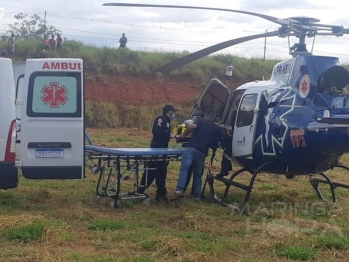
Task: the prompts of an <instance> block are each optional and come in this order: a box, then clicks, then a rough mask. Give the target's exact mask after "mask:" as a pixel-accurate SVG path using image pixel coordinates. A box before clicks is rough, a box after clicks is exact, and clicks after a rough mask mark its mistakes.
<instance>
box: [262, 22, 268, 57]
mask: <svg viewBox="0 0 349 262" xmlns="http://www.w3.org/2000/svg"><path fill="white" fill-rule="evenodd" d="M265 32H268V30H267V29H265ZM266 52H267V37H264V56H263V60H265V53H266Z"/></svg>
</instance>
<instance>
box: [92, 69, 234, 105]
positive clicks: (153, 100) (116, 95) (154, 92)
mask: <svg viewBox="0 0 349 262" xmlns="http://www.w3.org/2000/svg"><path fill="white" fill-rule="evenodd" d="M90 79H91V77H90ZM93 79H94V80H90V81H86V100H87V101H103V102H111V103H114V104H133V105H139V104H148V105H152V104H154V105H155V104H161V103H174V104H177V105H178V104H181V105H188V104H191V102H192V101H193V100H194V99H195V98H196V97H198V96H199V95H200V94H201V92H202V90H203V89H204V85H202V84H199V83H197V82H195V81H193V80H190V79H176V78H171V79H158V78H156V77H154V76H142V75H104V76H102V77H100V78H99V80H97V79H98V77H96V78H93ZM236 86H238V84H236V85H234V86H232V89H235V88H236Z"/></svg>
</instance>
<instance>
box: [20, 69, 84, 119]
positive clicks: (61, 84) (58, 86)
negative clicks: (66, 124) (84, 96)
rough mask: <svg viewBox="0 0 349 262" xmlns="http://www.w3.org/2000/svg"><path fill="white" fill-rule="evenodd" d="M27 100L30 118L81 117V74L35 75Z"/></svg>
mask: <svg viewBox="0 0 349 262" xmlns="http://www.w3.org/2000/svg"><path fill="white" fill-rule="evenodd" d="M27 99H28V103H27V115H28V116H31V117H81V74H80V73H60V72H39V73H33V74H32V75H31V76H30V79H29V90H28V98H27Z"/></svg>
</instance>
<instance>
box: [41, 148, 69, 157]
mask: <svg viewBox="0 0 349 262" xmlns="http://www.w3.org/2000/svg"><path fill="white" fill-rule="evenodd" d="M35 156H36V157H51V158H54V157H63V156H64V150H63V149H36V151H35Z"/></svg>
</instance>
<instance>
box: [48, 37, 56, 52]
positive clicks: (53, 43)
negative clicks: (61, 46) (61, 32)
mask: <svg viewBox="0 0 349 262" xmlns="http://www.w3.org/2000/svg"><path fill="white" fill-rule="evenodd" d="M49 43H50V47H51V50H55V48H56V40H55V36H54V35H52V37H51V39H50V41H49Z"/></svg>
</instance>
